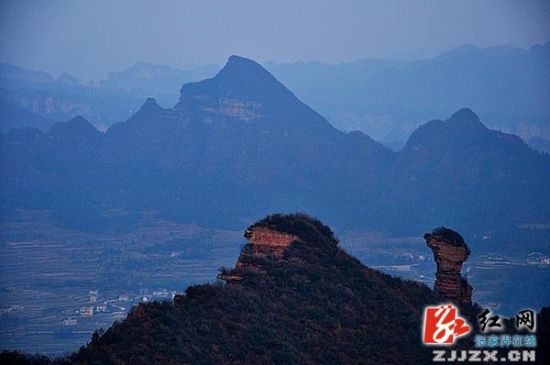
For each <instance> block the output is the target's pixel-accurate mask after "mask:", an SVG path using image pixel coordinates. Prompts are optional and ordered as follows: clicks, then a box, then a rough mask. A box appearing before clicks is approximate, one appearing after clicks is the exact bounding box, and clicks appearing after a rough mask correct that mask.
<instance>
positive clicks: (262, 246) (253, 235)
mask: <svg viewBox="0 0 550 365" xmlns="http://www.w3.org/2000/svg"><path fill="white" fill-rule="evenodd" d="M244 237H245V238H246V239H247V240H248V243H247V245H246V246H245V248H244V249H243V250H242V252H241V254H240V256H239V259H238V260H237V264H236V268H235V269H234V270H231V271H230V272H222V273H220V274H219V275H218V278H219V279H221V280H225V281H226V282H227V283H235V282H237V281H241V280H242V279H243V275H244V274H245V272H246V271H253V272H256V273H265V269H264V267H263V265H262V259H266V258H271V259H280V258H282V257H283V254H284V252H285V250H286V249H287V248H288V246H290V244H291V243H292V242H295V241H299V237H298V236H297V235H294V234H290V233H285V232H281V231H278V230H277V229H275V228H272V227H268V226H251V227H249V228H248V229H247V230H246V231H245V233H244Z"/></svg>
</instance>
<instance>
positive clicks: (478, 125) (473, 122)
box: [447, 108, 487, 130]
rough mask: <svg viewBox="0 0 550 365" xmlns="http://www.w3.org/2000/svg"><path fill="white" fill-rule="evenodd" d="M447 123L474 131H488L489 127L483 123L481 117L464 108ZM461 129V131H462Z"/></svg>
mask: <svg viewBox="0 0 550 365" xmlns="http://www.w3.org/2000/svg"><path fill="white" fill-rule="evenodd" d="M447 123H450V125H452V126H454V127H459V128H460V127H462V128H464V127H466V128H467V130H470V129H471V128H473V129H476V130H477V129H487V127H486V126H485V125H484V124H483V123H482V122H481V120H480V119H479V117H478V116H477V114H476V113H474V112H473V111H472V109H470V108H462V109H460V110H459V111H457V112H456V113H454V114H453V115H451V117H450V118H449V119H447ZM462 128H460V129H462Z"/></svg>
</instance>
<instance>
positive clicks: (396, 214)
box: [0, 56, 550, 232]
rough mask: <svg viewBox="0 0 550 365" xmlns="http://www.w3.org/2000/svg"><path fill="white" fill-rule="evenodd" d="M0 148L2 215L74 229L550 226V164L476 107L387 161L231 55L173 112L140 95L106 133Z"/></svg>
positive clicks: (71, 125) (421, 133) (44, 137)
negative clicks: (282, 221) (281, 220)
mask: <svg viewBox="0 0 550 365" xmlns="http://www.w3.org/2000/svg"><path fill="white" fill-rule="evenodd" d="M0 153H1V154H0V156H2V158H1V161H0V163H1V164H0V172H1V176H0V187H1V192H0V204H1V208H2V213H3V216H4V217H5V218H4V219H12V218H13V217H16V216H17V210H18V209H22V208H23V209H47V210H52V211H54V212H55V214H56V216H57V218H58V219H59V221H60V222H62V223H63V224H66V225H70V226H72V227H77V228H82V229H91V230H95V229H105V228H109V227H110V226H112V227H131V226H132V225H136V224H140V223H141V222H142V219H143V217H144V216H150V215H151V213H153V214H157V215H161V216H162V217H164V218H169V219H175V220H180V221H184V222H189V223H199V224H202V225H207V226H209V225H213V224H214V222H215V223H216V225H218V226H219V225H225V226H237V225H240V224H242V223H243V222H247V221H250V218H251V217H253V218H255V217H260V216H263V215H265V214H266V213H267V212H270V211H292V210H299V211H309V212H312V213H313V214H315V215H316V216H319V217H321V218H322V219H325V220H327V221H330V222H332V224H334V225H335V226H337V227H338V228H361V229H377V230H387V231H390V232H395V230H400V231H404V232H410V231H415V232H418V231H421V230H423V228H424V227H426V226H427V225H434V224H437V225H439V224H446V225H447V224H448V225H453V226H455V227H457V228H459V229H460V230H461V231H468V232H471V231H476V230H486V229H491V228H499V227H510V226H512V227H513V226H517V225H520V224H541V223H542V224H548V222H549V221H550V212H549V210H550V200H549V195H550V194H549V191H550V188H549V186H550V184H549V182H550V158H549V157H548V156H543V155H540V154H538V153H536V152H534V151H532V150H530V149H529V148H528V147H527V146H526V145H525V144H524V143H523V142H522V141H521V140H520V139H519V138H517V137H514V136H511V135H506V134H503V133H500V132H495V131H492V130H490V129H487V128H486V127H485V126H483V124H481V122H480V121H479V120H478V118H477V116H475V114H473V112H471V111H469V110H461V111H459V112H458V113H457V114H455V115H454V116H453V117H451V118H450V119H449V120H448V121H446V122H442V121H436V122H430V123H427V124H426V125H424V126H422V127H421V128H419V129H418V131H416V132H415V133H414V134H413V135H412V136H411V139H410V141H409V143H408V144H407V147H406V148H405V149H404V150H403V151H402V152H401V153H395V152H393V151H391V150H389V149H387V148H385V147H384V146H382V145H380V144H379V143H377V142H375V141H373V140H372V139H371V138H370V137H368V136H366V135H364V134H363V133H361V132H351V133H344V132H341V131H339V130H337V129H335V128H334V127H332V126H331V125H330V124H329V123H328V122H327V121H326V120H325V119H324V118H323V117H322V116H321V115H319V114H318V113H317V112H315V111H314V110H312V109H311V108H309V107H308V106H307V105H305V104H304V103H302V102H301V101H300V100H298V99H297V98H296V97H295V96H294V95H293V94H292V92H290V91H289V90H288V89H287V88H285V87H284V86H283V85H282V84H281V83H280V82H278V81H277V80H276V79H275V78H274V77H273V76H272V75H271V74H270V73H268V72H267V71H266V70H265V69H264V68H262V67H261V66H260V65H258V64H257V63H255V62H253V61H251V60H248V59H245V58H241V57H237V56H232V57H231V58H230V59H229V61H228V62H227V64H226V65H225V67H224V68H223V69H222V70H221V71H220V72H219V73H218V74H217V75H216V76H215V77H214V78H211V79H207V80H204V81H201V82H196V83H190V84H186V85H184V86H183V87H182V89H181V97H180V100H179V102H178V104H177V105H176V106H175V107H174V108H171V109H164V108H162V107H160V106H159V105H158V104H157V103H156V102H155V100H154V99H148V100H147V101H146V102H145V104H144V105H143V106H142V108H141V109H140V111H139V112H137V113H135V114H134V115H133V116H132V117H131V118H130V119H129V120H127V121H125V122H122V123H117V124H115V125H113V126H112V127H111V128H110V129H109V130H108V131H107V132H106V133H99V132H97V131H95V130H94V129H93V128H92V127H91V125H87V122H86V121H85V120H83V119H82V118H76V119H73V120H71V121H69V122H66V123H59V124H56V125H55V126H53V127H52V128H51V129H50V130H49V131H48V132H41V131H38V130H33V129H26V130H14V131H11V132H9V133H8V134H5V135H1V140H0ZM503 197H506V198H504V199H503ZM396 221H399V222H400V224H399V225H395V222H396Z"/></svg>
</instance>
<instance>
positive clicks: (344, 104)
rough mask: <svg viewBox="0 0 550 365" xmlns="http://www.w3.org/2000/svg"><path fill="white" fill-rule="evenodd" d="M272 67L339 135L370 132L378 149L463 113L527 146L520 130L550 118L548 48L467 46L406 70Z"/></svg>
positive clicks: (374, 65) (396, 66) (370, 65)
mask: <svg viewBox="0 0 550 365" xmlns="http://www.w3.org/2000/svg"><path fill="white" fill-rule="evenodd" d="M267 67H268V69H269V70H270V71H271V72H273V74H274V75H275V76H276V77H277V78H278V79H280V80H281V81H282V82H283V83H285V85H287V86H288V87H289V88H291V89H292V90H293V91H294V92H295V93H296V94H297V95H298V96H299V97H300V98H301V99H302V100H304V101H305V102H307V103H308V104H309V105H310V106H312V107H313V108H314V109H316V110H318V111H319V112H321V114H323V115H324V116H326V117H327V118H328V119H329V120H330V121H331V122H332V123H334V125H335V126H336V127H338V128H341V129H344V130H349V129H350V128H352V129H362V130H368V131H369V134H370V135H371V136H372V137H373V138H374V139H376V140H377V141H390V140H392V139H395V138H398V139H402V140H403V141H405V139H406V136H408V135H409V134H410V132H412V130H414V128H416V126H418V125H420V124H421V123H422V122H424V121H425V120H428V119H429V118H433V117H434V116H435V115H449V114H451V113H452V112H454V111H455V110H457V109H458V108H460V107H462V106H464V105H467V106H470V107H471V108H472V109H474V110H476V111H477V112H478V113H480V115H482V116H483V118H484V121H485V122H486V123H487V124H488V125H489V126H491V127H492V128H498V129H505V130H508V131H513V132H514V133H520V132H521V133H522V134H521V136H522V137H524V138H529V137H531V136H530V135H529V134H530V133H532V132H529V131H527V130H525V131H522V129H524V128H525V129H527V128H529V127H528V126H530V127H531V128H533V127H536V126H537V125H538V126H544V125H546V124H547V121H548V118H549V117H550V103H548V100H550V89H549V88H548V87H547V85H548V84H549V83H550V42H547V43H545V44H537V45H535V46H533V47H531V48H530V49H520V48H514V47H507V46H500V47H490V48H478V47H475V46H463V47H459V48H456V49H453V50H451V51H449V52H446V53H443V54H441V55H439V56H437V57H434V58H431V59H426V60H421V61H415V62H407V63H403V62H401V63H399V62H388V61H373V60H371V61H363V62H355V63H351V64H341V65H322V64H315V63H309V64H308V63H294V64H274V63H271V64H268V65H267ZM543 134H544V135H539V137H545V138H546V139H548V137H549V136H548V134H547V133H545V132H543Z"/></svg>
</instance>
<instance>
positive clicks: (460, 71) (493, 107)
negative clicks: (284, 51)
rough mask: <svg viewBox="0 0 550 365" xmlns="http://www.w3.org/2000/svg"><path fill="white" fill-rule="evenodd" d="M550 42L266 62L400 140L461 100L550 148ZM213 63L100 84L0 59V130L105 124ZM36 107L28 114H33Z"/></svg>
mask: <svg viewBox="0 0 550 365" xmlns="http://www.w3.org/2000/svg"><path fill="white" fill-rule="evenodd" d="M548 60H550V43H546V44H543V45H535V46H533V47H531V48H530V49H528V50H525V49H520V48H513V47H505V46H501V47H492V48H478V47H474V46H464V47H460V48H457V49H454V50H452V51H449V52H446V53H444V54H442V55H440V56H438V57H434V58H432V59H427V60H422V61H415V62H404V61H393V60H362V61H357V62H353V63H347V64H338V65H327V64H322V63H293V64H285V63H274V62H268V63H266V67H267V69H268V70H269V71H270V72H272V73H273V74H274V75H275V76H276V77H277V78H278V79H279V80H281V81H282V82H283V83H284V84H285V85H287V86H288V87H289V88H290V89H291V90H293V92H295V93H296V95H297V96H298V97H299V98H300V99H302V100H303V101H304V102H306V103H307V104H308V105H310V106H311V107H312V108H313V109H315V110H317V111H319V112H320V113H321V114H322V115H324V116H325V117H326V118H327V119H328V120H329V121H330V122H331V123H332V124H333V125H335V126H336V127H337V128H339V129H342V130H346V131H349V130H362V131H363V132H365V133H367V134H368V135H370V136H371V137H373V138H374V139H375V140H377V141H382V142H383V143H384V144H386V145H388V146H390V147H392V148H393V149H395V150H399V149H401V148H402V147H403V146H404V143H405V141H406V139H407V138H408V136H409V135H410V133H411V132H412V131H413V130H414V129H415V128H416V127H418V126H419V125H420V124H422V123H424V122H425V121H426V120H430V119H432V118H434V117H445V116H448V115H451V114H452V113H453V112H454V111H456V110H458V109H459V108H461V107H463V106H469V107H471V108H472V109H473V110H475V111H476V112H477V113H479V115H481V116H482V119H483V120H484V122H485V123H487V125H488V126H490V127H491V128H496V129H500V130H505V131H508V132H512V133H515V134H518V135H520V136H521V137H522V138H523V139H524V140H526V141H527V142H528V143H529V144H530V145H531V146H534V147H536V148H538V149H540V150H545V151H548V146H549V143H550V142H549V141H550V127H548V120H549V119H550V106H549V105H550V103H549V102H548V100H550V90H549V89H548V87H547V85H548V84H549V83H550V61H548ZM218 69H219V68H218V67H217V66H215V65H210V66H205V67H201V68H197V69H193V70H186V71H183V70H178V69H174V68H171V67H169V66H158V65H151V64H145V63H137V64H135V65H134V66H132V67H130V68H128V69H126V70H122V71H117V72H111V73H109V75H108V76H107V78H106V79H105V80H101V81H100V82H99V84H98V86H94V85H89V86H84V85H82V84H80V83H78V80H76V79H74V78H72V77H70V76H69V75H66V74H64V75H62V76H60V77H59V78H58V79H56V80H54V79H53V78H52V77H51V76H49V75H48V74H45V73H40V72H33V71H28V70H24V69H20V68H17V67H14V66H10V65H2V66H1V67H0V88H1V89H2V94H1V97H0V101H1V103H0V107H1V108H2V110H5V112H3V113H2V120H1V121H0V122H1V123H0V125H1V130H4V131H7V130H8V129H9V128H12V127H21V126H25V125H29V126H38V127H40V126H42V128H43V129H46V128H47V127H48V126H49V125H50V124H51V123H53V122H55V121H65V120H68V119H70V118H72V117H74V116H76V115H83V116H85V117H86V118H87V119H88V120H89V121H90V122H91V123H92V124H94V125H96V126H98V127H99V128H100V129H102V130H104V129H106V128H107V127H108V126H110V125H111V124H113V123H115V122H120V121H123V120H126V119H127V118H128V117H129V116H130V115H131V114H132V113H134V112H135V111H136V110H138V109H139V106H140V105H141V104H142V103H143V100H145V98H147V97H155V98H156V100H157V101H158V102H159V104H160V105H162V106H164V107H171V106H173V105H174V104H175V103H176V101H177V100H178V98H179V95H178V93H177V90H178V89H179V87H180V86H181V85H182V84H183V83H187V82H191V81H199V80H202V79H204V78H206V77H212V76H213V75H214V74H215V73H216V72H217V70H218ZM29 112H30V113H34V114H38V116H36V117H35V118H31V117H30V116H31V115H34V114H29Z"/></svg>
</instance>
